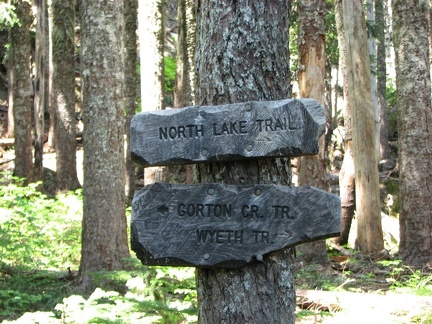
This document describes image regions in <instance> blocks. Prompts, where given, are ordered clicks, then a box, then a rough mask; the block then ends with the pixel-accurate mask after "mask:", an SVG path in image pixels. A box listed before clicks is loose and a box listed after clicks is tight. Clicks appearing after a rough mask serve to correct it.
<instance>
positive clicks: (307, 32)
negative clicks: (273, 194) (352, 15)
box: [297, 0, 328, 263]
mask: <svg viewBox="0 0 432 324" xmlns="http://www.w3.org/2000/svg"><path fill="white" fill-rule="evenodd" d="M298 5H299V8H298V11H299V18H298V22H299V52H300V65H301V67H302V68H301V70H300V72H299V84H300V97H302V98H313V99H316V100H317V101H318V102H319V103H321V105H323V104H324V101H325V73H326V71H325V64H326V57H325V39H324V35H325V16H324V15H325V1H324V0H300V1H299V4H298ZM325 156H326V150H325V136H322V137H321V139H320V140H319V153H318V155H315V156H302V157H300V158H298V159H297V168H298V170H299V175H298V185H299V186H315V187H318V188H320V189H326V180H325V171H326V158H325ZM297 252H299V255H301V256H302V258H303V259H304V260H307V261H310V262H316V263H326V262H327V261H328V260H327V251H326V243H325V240H319V241H314V242H310V243H305V244H300V245H299V246H297Z"/></svg>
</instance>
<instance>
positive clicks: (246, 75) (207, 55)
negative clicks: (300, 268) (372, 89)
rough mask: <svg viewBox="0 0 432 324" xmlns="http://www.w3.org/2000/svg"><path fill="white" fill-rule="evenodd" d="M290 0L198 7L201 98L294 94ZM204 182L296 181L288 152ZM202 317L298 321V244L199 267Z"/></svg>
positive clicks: (199, 173)
mask: <svg viewBox="0 0 432 324" xmlns="http://www.w3.org/2000/svg"><path fill="white" fill-rule="evenodd" d="M290 7H291V2H290V1H284V0H277V1H273V2H272V3H271V4H264V3H263V2H261V1H258V0H253V1H250V0H249V1H246V0H241V1H232V0H226V1H219V2H213V1H208V0H206V1H201V2H200V4H199V6H198V7H197V51H196V56H195V59H196V66H195V67H196V70H197V76H196V77H197V86H196V99H197V104H199V105H206V104H211V105H216V104H224V103H233V102H242V101H249V100H273V99H282V98H287V97H289V96H290V79H289V77H290V76H289V61H288V57H289V53H288V24H289V15H290ZM195 172H196V174H195V177H196V180H197V181H198V182H225V183H230V184H258V183H275V184H284V185H289V184H290V182H291V172H290V163H289V160H288V159H265V160H262V161H250V162H233V163H211V164H206V165H199V166H197V167H196V168H195ZM196 275H197V293H198V301H199V310H198V320H199V322H200V323H294V319H295V316H294V310H295V290H294V267H293V259H292V250H291V249H288V250H286V251H284V252H280V253H273V254H271V255H269V256H267V257H265V258H264V260H263V262H262V263H259V264H254V265H249V266H246V267H244V268H241V269H237V270H232V269H231V270H227V269H197V272H196Z"/></svg>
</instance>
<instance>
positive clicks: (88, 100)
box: [80, 0, 129, 279]
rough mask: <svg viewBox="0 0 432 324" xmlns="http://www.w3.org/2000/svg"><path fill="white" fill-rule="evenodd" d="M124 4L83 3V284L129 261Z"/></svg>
mask: <svg viewBox="0 0 432 324" xmlns="http://www.w3.org/2000/svg"><path fill="white" fill-rule="evenodd" d="M123 50H124V44H123V1H122V0H117V1H109V2H100V1H91V0H83V1H82V7H81V53H82V54H81V55H82V56H81V64H82V65H81V68H82V71H81V73H82V82H83V87H82V91H83V112H84V114H83V120H84V125H85V128H84V136H83V137H84V139H83V145H84V191H83V199H84V208H83V209H84V214H83V232H82V252H81V254H82V257H81V264H80V279H82V278H83V275H84V274H85V273H86V272H87V271H98V270H118V269H122V268H123V267H124V262H123V259H124V258H126V257H129V249H128V241H127V235H126V217H125V191H124V185H125V179H124V168H125V166H124V119H123V116H124V104H123V94H124V93H123V82H124V56H123Z"/></svg>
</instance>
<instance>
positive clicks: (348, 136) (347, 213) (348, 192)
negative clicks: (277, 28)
mask: <svg viewBox="0 0 432 324" xmlns="http://www.w3.org/2000/svg"><path fill="white" fill-rule="evenodd" d="M335 10H336V27H337V32H338V44H339V62H340V68H341V70H342V75H343V93H344V99H345V106H344V109H343V116H344V129H345V139H344V149H345V154H344V158H343V162H342V167H341V170H340V172H339V190H340V197H341V234H340V236H339V237H337V238H336V239H334V241H335V242H336V243H337V244H339V245H345V244H347V243H348V237H349V234H350V230H351V224H352V220H353V217H354V212H355V176H354V157H353V149H352V128H351V109H350V103H349V102H350V100H349V92H348V75H347V68H346V44H345V39H344V36H343V31H344V29H343V21H342V1H341V0H339V1H335Z"/></svg>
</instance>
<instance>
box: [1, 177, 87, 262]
mask: <svg viewBox="0 0 432 324" xmlns="http://www.w3.org/2000/svg"><path fill="white" fill-rule="evenodd" d="M1 176H2V182H3V183H4V182H7V183H6V184H5V185H3V186H1V187H0V197H2V198H1V199H0V259H1V260H2V261H1V262H2V263H1V265H2V266H3V267H5V266H6V267H14V268H15V269H17V268H20V269H22V270H25V269H32V270H35V269H45V270H47V269H52V270H66V269H67V268H73V269H74V268H77V266H78V264H79V259H80V241H81V217H82V216H81V215H82V214H81V210H82V197H81V190H77V191H75V192H71V193H67V194H60V195H57V196H56V197H55V198H49V197H48V196H46V195H45V194H43V193H41V192H40V191H38V186H39V185H40V182H37V183H31V184H29V185H28V186H23V185H22V183H23V181H22V179H18V178H16V177H13V176H11V174H10V173H3V174H2V175H1Z"/></svg>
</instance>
